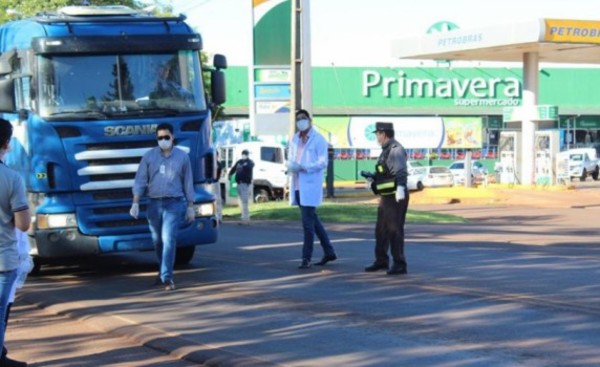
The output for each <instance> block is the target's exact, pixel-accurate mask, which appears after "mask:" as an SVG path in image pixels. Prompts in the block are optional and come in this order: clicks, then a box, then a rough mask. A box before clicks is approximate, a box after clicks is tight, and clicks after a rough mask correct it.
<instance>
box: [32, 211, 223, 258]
mask: <svg viewBox="0 0 600 367" xmlns="http://www.w3.org/2000/svg"><path fill="white" fill-rule="evenodd" d="M217 226H218V225H217V218H216V217H215V216H212V217H200V218H196V220H195V221H194V222H192V223H186V224H185V225H184V226H182V227H180V228H179V233H178V235H177V247H185V246H196V245H204V244H209V243H214V242H216V241H217V239H218V231H217ZM31 242H32V247H33V254H34V255H35V256H37V257H39V258H61V257H63V258H64V257H72V256H82V255H94V254H101V253H111V252H122V251H144V250H152V249H154V245H153V244H152V238H151V236H150V232H149V231H147V232H144V233H135V234H123V235H117V236H98V237H96V236H87V235H84V234H82V233H81V232H79V231H78V230H77V228H69V229H50V230H37V231H36V232H35V236H34V237H33V239H32V241H31Z"/></svg>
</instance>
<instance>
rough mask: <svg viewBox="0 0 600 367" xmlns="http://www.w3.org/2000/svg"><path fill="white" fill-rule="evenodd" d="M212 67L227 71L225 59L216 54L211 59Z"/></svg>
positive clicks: (223, 56)
mask: <svg viewBox="0 0 600 367" xmlns="http://www.w3.org/2000/svg"><path fill="white" fill-rule="evenodd" d="M213 66H214V67H215V68H216V69H217V70H218V69H227V57H225V55H221V54H216V55H215V56H214V57H213Z"/></svg>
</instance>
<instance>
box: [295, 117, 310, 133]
mask: <svg viewBox="0 0 600 367" xmlns="http://www.w3.org/2000/svg"><path fill="white" fill-rule="evenodd" d="M296 127H297V128H298V130H300V131H306V130H307V129H308V128H309V127H310V122H309V121H308V119H302V120H298V121H296Z"/></svg>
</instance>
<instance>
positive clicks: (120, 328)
mask: <svg viewBox="0 0 600 367" xmlns="http://www.w3.org/2000/svg"><path fill="white" fill-rule="evenodd" d="M17 297H18V299H19V300H20V301H22V302H24V303H27V304H30V305H33V306H35V307H37V308H40V309H44V310H46V311H48V312H50V313H52V314H55V315H60V316H66V317H68V318H70V319H73V320H76V321H78V322H82V323H85V324H87V325H89V326H91V327H93V328H95V329H97V330H100V331H101V332H103V333H106V334H109V335H113V336H115V337H123V338H126V339H129V340H132V341H134V342H135V343H137V344H139V345H141V346H144V347H146V348H150V349H152V350H154V351H157V352H160V353H162V354H168V355H170V356H172V357H175V358H178V359H181V360H184V361H187V362H192V363H195V364H198V365H202V366H211V367H259V366H268V367H284V366H285V365H282V364H275V363H273V362H270V361H266V360H262V359H260V358H256V357H252V356H247V355H242V354H238V353H233V352H230V351H227V350H224V349H221V348H219V347H215V346H212V345H209V344H203V343H198V342H196V341H193V340H191V339H188V338H186V337H183V336H180V335H178V334H175V333H169V332H166V331H164V330H161V329H158V328H155V327H150V326H145V325H142V324H138V323H135V322H132V321H131V320H128V319H126V318H123V317H119V316H115V315H112V314H107V313H103V312H101V313H93V314H92V313H89V312H86V311H85V308H84V307H83V306H80V305H77V303H74V302H70V301H68V300H65V299H61V298H58V297H52V296H50V297H48V296H47V295H44V296H43V298H42V296H38V295H37V294H35V293H32V292H28V291H27V290H26V289H23V290H21V292H20V293H19V294H18V296H17Z"/></svg>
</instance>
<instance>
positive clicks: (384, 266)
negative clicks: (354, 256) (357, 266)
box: [365, 263, 388, 273]
mask: <svg viewBox="0 0 600 367" xmlns="http://www.w3.org/2000/svg"><path fill="white" fill-rule="evenodd" d="M387 269H388V264H381V263H373V264H372V265H370V266H367V267H366V268H365V271H366V272H367V273H370V272H373V271H377V270H387Z"/></svg>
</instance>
